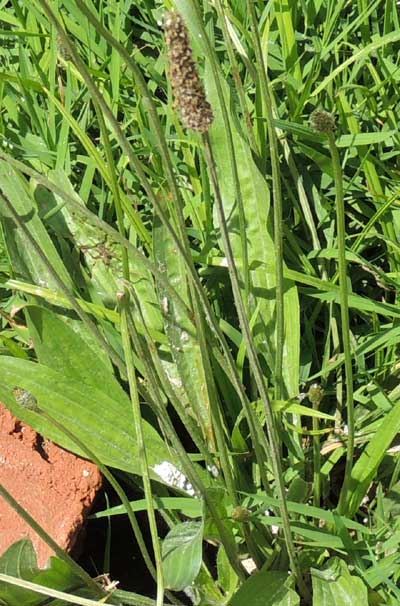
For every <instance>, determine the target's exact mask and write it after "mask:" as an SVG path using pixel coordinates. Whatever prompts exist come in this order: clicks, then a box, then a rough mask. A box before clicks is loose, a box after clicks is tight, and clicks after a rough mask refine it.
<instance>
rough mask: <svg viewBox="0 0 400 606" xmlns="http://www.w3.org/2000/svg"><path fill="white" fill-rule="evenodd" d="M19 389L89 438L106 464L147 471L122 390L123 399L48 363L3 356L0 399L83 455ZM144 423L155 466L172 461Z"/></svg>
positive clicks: (79, 435)
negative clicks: (22, 400) (27, 403)
mask: <svg viewBox="0 0 400 606" xmlns="http://www.w3.org/2000/svg"><path fill="white" fill-rule="evenodd" d="M16 387H19V388H21V389H23V390H26V391H28V392H29V393H31V394H32V395H33V396H34V398H35V399H36V400H37V402H38V405H39V407H40V408H41V409H42V410H43V411H45V412H47V413H49V414H50V415H52V416H54V418H55V419H56V420H57V421H58V422H59V423H61V424H62V425H63V426H65V427H66V428H67V429H68V430H69V431H70V432H71V433H72V434H73V435H75V436H76V437H77V438H78V439H79V440H81V441H82V442H84V443H85V444H86V445H87V446H88V448H89V449H90V450H92V451H93V453H94V454H95V455H96V456H97V457H98V458H99V459H100V460H101V461H102V463H104V464H105V465H110V466H112V467H117V468H118V469H123V470H125V471H129V472H131V473H137V474H140V473H141V465H140V461H139V453H138V449H137V441H136V437H135V432H134V428H133V417H132V410H131V404H130V401H129V399H128V397H127V396H126V395H125V394H124V393H123V392H122V390H121V392H120V393H119V396H118V397H111V396H109V395H108V394H107V393H105V392H104V391H102V390H100V389H99V388H98V387H95V386H94V385H89V384H87V383H83V382H82V380H75V379H72V378H71V377H70V376H65V375H64V374H63V373H62V372H57V371H55V370H52V369H51V368H49V367H47V366H44V365H42V364H35V363H34V362H28V361H26V360H17V359H15V358H11V357H6V356H2V357H0V400H1V401H3V402H4V403H5V404H6V406H7V407H8V408H9V409H10V410H11V411H12V412H13V413H14V414H15V416H16V417H17V418H19V419H21V420H22V421H23V422H25V423H27V424H28V425H30V426H31V427H33V428H34V429H36V431H38V432H39V433H41V434H43V435H44V436H46V437H48V438H50V439H52V440H54V441H55V442H57V443H59V444H61V445H62V446H64V447H66V448H68V449H69V450H72V451H74V452H78V453H79V449H78V448H77V447H76V445H75V444H74V443H73V442H71V440H69V439H68V438H66V437H65V435H64V434H62V433H61V432H60V431H59V430H57V429H54V427H53V426H52V425H51V423H50V422H49V421H47V420H46V419H44V418H43V417H42V416H40V414H38V413H37V412H34V411H33V410H29V409H28V408H26V407H24V406H22V405H21V404H20V403H18V401H17V400H18V398H17V400H16V397H15V395H14V393H13V392H14V390H15V388H16ZM143 423H144V437H145V442H146V447H147V452H148V458H149V465H150V467H154V465H157V464H161V463H162V462H164V461H170V462H172V461H171V455H170V452H169V450H168V448H167V446H166V445H165V444H164V442H163V440H162V439H161V437H160V436H159V435H158V433H157V432H156V431H155V429H153V428H152V427H151V425H150V424H149V423H147V422H145V421H144V422H143ZM79 454H83V453H79ZM174 463H175V465H176V462H174Z"/></svg>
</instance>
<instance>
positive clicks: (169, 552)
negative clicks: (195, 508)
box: [162, 522, 203, 591]
mask: <svg viewBox="0 0 400 606" xmlns="http://www.w3.org/2000/svg"><path fill="white" fill-rule="evenodd" d="M202 542H203V522H184V523H183V524H178V525H177V526H174V528H173V529H172V530H171V531H170V532H169V533H168V534H167V536H166V537H165V539H164V542H163V546H162V556H163V570H164V580H165V584H166V586H167V587H169V588H170V589H174V590H175V591H181V590H182V589H185V587H188V586H189V585H191V583H192V582H193V581H194V580H195V578H196V577H197V575H198V573H199V570H200V566H201V561H202Z"/></svg>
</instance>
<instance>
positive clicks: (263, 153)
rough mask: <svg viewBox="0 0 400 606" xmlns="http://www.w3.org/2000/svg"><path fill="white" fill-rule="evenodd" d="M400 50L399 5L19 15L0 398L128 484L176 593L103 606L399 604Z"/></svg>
mask: <svg viewBox="0 0 400 606" xmlns="http://www.w3.org/2000/svg"><path fill="white" fill-rule="evenodd" d="M171 9H176V10H178V11H179V12H180V14H181V15H182V18H183V20H184V21H185V23H186V25H187V27H188V30H189V35H190V39H191V45H192V47H193V52H194V57H195V59H196V62H197V64H198V70H199V74H200V78H201V81H202V82H203V83H204V86H205V90H206V95H207V99H208V102H209V103H210V104H211V108H212V111H213V114H214V121H213V124H212V126H211V128H210V129H209V131H208V132H206V133H203V134H200V133H197V132H193V131H191V130H190V129H187V128H185V127H184V125H183V124H182V123H181V121H180V115H179V112H178V111H177V109H176V107H175V105H174V94H173V93H175V96H177V95H178V96H179V90H178V91H177V90H176V87H175V90H173V89H174V82H173V81H171V79H170V78H169V77H168V49H167V47H166V42H165V39H164V33H163V29H162V26H161V25H160V24H161V23H162V19H163V17H164V14H165V13H166V11H168V10H171ZM399 32H400V29H399V16H398V7H397V3H396V2H395V1H394V0H385V1H384V0H375V1H374V2H365V1H363V0H360V1H359V2H352V3H351V2H343V1H342V0H339V1H338V2H332V1H331V0H310V1H308V2H302V1H300V2H294V1H292V0H285V1H281V0H279V1H278V0H276V1H275V2H264V1H263V0H255V1H252V0H248V2H244V1H243V0H240V1H239V0H232V1H231V2H228V3H227V2H223V1H222V0H216V1H215V2H208V1H207V0H203V1H202V2H195V1H194V0H175V2H168V1H165V2H164V3H161V2H158V1H155V0H154V1H153V0H138V1H137V2H135V3H128V2H122V1H120V2H118V1H117V0H115V1H113V2H111V1H110V2H106V3H92V2H91V1H90V0H65V1H63V2H56V3H48V2H47V0H37V1H35V2H27V1H26V0H23V1H22V2H21V3H17V2H11V3H6V2H3V3H2V4H1V5H0V61H1V65H2V69H1V71H0V144H1V150H0V192H1V199H0V218H1V234H0V236H1V237H0V271H1V274H0V279H1V288H2V290H1V325H0V347H1V354H2V355H1V356H0V399H1V401H3V402H4V403H5V404H6V405H7V407H9V408H10V410H12V411H13V412H14V414H16V416H18V417H19V418H20V419H22V420H23V421H25V422H27V423H29V424H30V425H31V426H32V427H34V428H35V429H37V430H38V431H39V432H40V433H42V434H43V435H45V436H46V437H48V438H50V439H53V440H55V441H56V442H57V443H59V444H61V445H62V446H64V447H66V448H69V449H70V450H73V451H74V452H77V453H79V454H81V455H84V456H88V457H90V458H92V459H93V460H95V461H96V462H97V463H98V464H99V465H100V466H101V468H103V469H105V468H106V467H108V468H109V470H108V472H106V473H107V474H111V475H110V481H111V483H112V485H113V486H114V488H115V490H116V492H117V494H118V496H119V497H120V499H121V501H122V503H123V505H122V506H118V507H110V508H107V509H106V510H104V512H100V515H104V516H111V517H112V516H113V515H117V514H118V515H127V516H129V520H130V523H131V526H132V532H133V533H134V534H135V536H136V538H137V540H138V544H139V545H141V552H142V557H143V558H144V561H145V563H146V565H147V568H148V570H149V578H150V577H153V578H154V579H156V581H157V596H156V599H155V601H154V602H153V601H152V598H153V596H151V598H150V597H146V596H139V595H137V594H132V593H129V592H128V591H125V590H124V588H123V587H122V588H120V589H119V590H118V591H114V592H113V593H112V595H108V596H107V598H108V603H114V604H138V605H142V604H143V605H144V606H148V605H150V604H153V603H154V604H157V606H160V605H161V604H163V603H171V604H178V603H180V601H183V602H184V603H191V600H192V601H193V603H195V604H201V605H202V606H207V605H209V604H211V603H212V604H217V605H223V604H227V603H232V604H233V605H234V606H243V604H245V603H248V602H249V601H252V602H253V603H255V605H257V604H260V606H261V604H262V605H263V606H278V605H283V604H289V603H290V604H293V605H296V604H301V605H302V606H305V605H306V604H312V605H313V606H339V605H340V606H341V605H342V604H352V606H358V605H360V606H365V605H366V604H370V605H371V606H372V605H380V604H382V605H387V606H392V605H393V606H394V605H395V604H398V603H399V595H400V587H399V576H400V558H399V556H398V554H397V547H398V543H399V541H400V538H399V537H400V535H399V533H398V524H397V519H396V514H397V507H398V506H397V502H398V499H399V490H400V484H399V474H400V463H399V459H398V453H397V450H396V448H395V445H396V439H397V436H398V434H399V433H400V421H399V419H400V415H399V406H400V388H399V368H398V352H399V341H400V329H399V326H398V322H399V317H400V311H399V306H398V297H397V290H398V288H399V267H400V235H399V234H400V205H399V191H400V190H399V180H400V169H399V166H400V165H399V152H398V147H399V143H400V135H399V130H398V124H399V122H400V94H399V93H400V89H399V81H400V80H399V77H400V64H399V49H400V33H399ZM315 110H324V111H326V112H329V113H330V114H331V115H332V116H334V119H335V123H336V129H335V131H334V132H333V133H332V132H330V133H328V134H326V133H321V132H317V131H316V130H315V128H314V127H313V122H314V121H313V120H311V115H312V114H313V112H314V111H315ZM314 115H315V114H314ZM32 344H33V348H32V347H31V345H32ZM16 386H18V388H19V390H22V391H18V392H16V391H15V388H16ZM25 392H28V395H27V397H20V396H18V397H16V395H15V394H16V393H18V394H21V393H22V394H24V393H25ZM29 394H32V395H33V396H34V398H35V401H36V402H37V406H36V407H32V406H31V407H29V406H26V402H28V401H30V396H29ZM188 444H189V446H188ZM166 470H168V471H169V473H170V476H171V475H173V473H174V474H175V480H176V482H175V486H171V485H170V483H171V482H170V481H169V480H168V479H167V478H166V476H165V471H166ZM113 475H115V477H114V480H113ZM117 477H118V480H117ZM132 479H133V480H132ZM132 481H133V482H134V484H135V486H136V491H137V492H138V493H139V494H141V493H143V499H138V501H135V502H131V503H130V504H129V498H128V496H127V494H125V492H124V491H127V490H128V488H127V487H128V486H129V485H130V483H131V482H132ZM113 482H114V483H113ZM1 492H2V494H3V495H6V494H7V493H6V492H5V491H4V488H2V489H1ZM9 492H11V493H12V491H9ZM174 499H178V501H176V500H174ZM140 510H146V511H147V515H148V520H149V527H150V528H151V540H150V542H152V548H149V547H146V545H145V542H144V541H143V539H142V538H141V535H140V529H139V527H138V524H137V521H136V518H135V512H137V511H140ZM266 511H267V513H268V515H265V512H266ZM161 519H162V520H163V524H164V525H166V526H167V528H168V534H167V536H166V537H165V531H164V532H162V531H161V528H162V527H161V525H160V523H159V522H160V521H161ZM33 523H34V522H33ZM163 527H165V526H163ZM38 530H39V532H42V534H43V538H44V539H45V540H46V535H45V534H44V533H43V531H42V530H40V528H39V529H38ZM47 539H48V537H47ZM50 540H51V539H50ZM206 544H207V550H205V549H204V546H205V545H206ZM111 549H116V547H113V545H112V536H111ZM246 559H247V560H248V559H251V560H252V562H253V563H254V564H255V565H256V566H257V568H258V570H259V572H258V574H257V575H252V576H249V575H248V574H247V572H246V570H245V568H244V566H243V561H244V560H246ZM18 561H21V562H24V566H22V567H21V566H18V564H17V562H18ZM57 561H59V560H57ZM25 564H26V565H25ZM58 565H59V566H64V567H65V570H64V572H63V575H64V576H63V575H61V580H60V576H58V577H57V575H56V574H53V572H51V573H49V579H48V582H47V584H48V585H49V587H51V588H52V589H53V590H54V591H58V592H61V593H63V594H70V596H73V595H74V591H75V593H76V595H79V596H80V598H79V599H80V600H81V602H79V603H85V602H84V601H85V599H86V600H89V601H90V600H92V602H93V603H100V602H99V601H98V595H100V596H103V597H104V596H105V595H106V592H105V590H101V591H100V593H99V592H98V590H97V589H96V587H95V586H94V585H93V582H92V581H91V580H90V578H88V577H87V574H86V573H84V572H83V571H82V574H81V575H80V573H79V568H75V569H74V566H73V564H71V563H70V562H69V561H67V560H65V559H64V561H63V562H62V564H58ZM35 566H36V564H35V563H34V554H32V553H31V551H30V548H29V546H27V545H26V544H25V543H23V544H18V545H16V546H14V548H13V550H12V551H11V552H10V553H8V554H5V555H4V556H3V558H0V574H1V575H3V576H1V578H0V600H3V601H5V602H6V603H7V604H8V603H10V604H11V603H12V604H15V601H17V602H18V604H20V605H23V604H41V603H42V601H41V600H42V597H40V594H39V593H37V594H35V593H33V592H32V590H34V587H32V586H31V585H29V587H28V586H27V587H25V588H23V587H22V584H21V587H17V588H16V589H15V586H11V585H9V584H8V582H9V581H7V578H6V577H5V576H4V575H9V576H13V577H14V578H15V579H16V581H15V582H18V579H20V580H21V579H22V580H24V582H29V583H31V584H32V583H33V584H36V585H39V586H43V585H46V582H45V580H43V578H42V577H40V574H41V573H39V572H38V571H37V570H36V568H35ZM126 566H127V567H132V572H133V565H132V564H131V562H130V560H129V559H127V563H126ZM289 571H290V572H291V574H290V575H289V574H288V572H289ZM100 572H108V571H107V570H104V571H100ZM68 575H69V576H68ZM333 579H334V581H333ZM82 583H83V585H84V587H83V586H82ZM74 588H75V589H74ZM188 588H189V589H188ZM182 590H185V591H186V596H185V597H182V594H181V593H179V592H181V591H182ZM13 591H15V592H17V593H15V594H14V593H12V592H13ZM96 591H97V593H98V595H97V596H96ZM24 592H25V593H24ZM49 595H50V594H49ZM60 598H61V602H60V601H58V602H57V603H67V602H68V598H66V597H65V595H64V596H60ZM73 599H74V598H73V597H71V601H72V602H73ZM62 600H64V601H62ZM82 600H83V601H82ZM95 600H97V602H95ZM77 603H78V601H77Z"/></svg>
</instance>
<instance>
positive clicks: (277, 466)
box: [203, 133, 309, 596]
mask: <svg viewBox="0 0 400 606" xmlns="http://www.w3.org/2000/svg"><path fill="white" fill-rule="evenodd" d="M203 141H204V148H205V153H206V158H207V162H208V165H209V170H210V176H211V181H212V184H213V187H214V193H215V199H216V207H217V213H218V221H219V226H220V229H221V236H222V240H223V243H224V250H225V254H226V258H227V261H228V270H229V275H230V278H231V284H232V291H233V297H234V301H235V306H236V310H237V313H238V316H239V323H240V327H241V330H242V334H243V338H244V341H245V343H246V349H247V353H248V356H249V362H250V367H251V370H252V372H253V374H254V378H255V381H256V384H257V388H258V391H259V394H260V397H261V400H262V402H263V404H264V407H265V414H266V419H267V432H268V439H269V443H270V447H271V453H270V454H271V462H272V468H273V471H274V475H275V481H276V487H277V492H278V500H279V508H280V514H281V517H282V528H283V534H284V537H285V542H286V548H287V552H288V556H289V562H290V568H291V570H292V573H293V575H294V577H295V578H296V581H297V583H298V586H299V589H300V591H301V593H302V594H303V595H304V596H308V595H309V592H308V589H307V587H306V585H305V583H304V580H303V578H302V574H301V569H300V566H299V564H298V562H297V558H296V554H295V549H294V543H293V539H292V535H291V530H290V519H289V512H288V508H287V503H286V495H285V486H284V483H283V477H282V465H281V460H280V448H279V444H278V437H277V432H276V428H275V419H274V414H273V411H272V406H271V401H270V399H269V396H268V392H267V388H266V386H265V382H264V377H263V372H262V369H261V366H260V362H259V359H258V356H257V352H256V349H255V346H254V343H253V339H252V335H251V329H250V326H249V322H248V319H247V316H246V309H245V306H244V304H243V300H242V295H241V291H240V284H239V276H238V271H237V268H236V265H235V260H234V256H233V251H232V245H231V242H230V238H229V233H228V226H227V222H226V217H225V212H224V206H223V202H222V197H221V192H220V189H219V183H218V177H217V171H216V165H215V161H214V156H213V152H212V147H211V143H210V139H209V136H208V134H207V133H206V134H205V135H203Z"/></svg>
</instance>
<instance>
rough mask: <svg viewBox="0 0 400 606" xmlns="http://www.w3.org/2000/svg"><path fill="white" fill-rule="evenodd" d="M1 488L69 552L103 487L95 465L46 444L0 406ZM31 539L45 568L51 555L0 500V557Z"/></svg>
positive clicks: (40, 562)
mask: <svg viewBox="0 0 400 606" xmlns="http://www.w3.org/2000/svg"><path fill="white" fill-rule="evenodd" d="M0 483H1V484H2V485H3V486H4V487H5V488H6V490H7V491H8V492H9V493H10V494H11V495H12V496H13V497H14V499H16V500H17V501H18V502H19V503H20V504H21V505H22V506H23V507H24V508H25V509H26V510H27V511H28V512H29V513H30V514H31V516H32V517H33V518H34V519H35V520H36V521H37V522H38V523H39V524H40V525H41V526H42V527H43V528H44V529H45V530H46V532H47V533H48V534H50V535H51V537H52V538H53V539H54V540H55V541H56V542H57V543H58V545H59V546H60V547H62V548H63V549H65V550H67V551H71V550H72V549H73V548H74V546H75V544H76V542H77V538H78V536H79V533H80V531H81V529H82V527H83V525H84V521H85V517H86V514H87V513H88V511H89V510H90V507H91V506H92V504H93V501H94V499H95V497H96V494H97V493H98V491H99V489H100V488H101V485H102V477H101V474H100V472H99V470H98V469H97V467H96V466H95V465H93V463H90V462H89V461H86V460H84V459H81V458H79V457H77V456H76V455H74V454H72V453H71V452H67V451H66V450H64V449H62V448H60V447H59V446H56V445H55V444H54V443H53V442H50V441H48V440H44V439H43V438H42V437H41V436H40V435H39V434H37V433H36V432H35V431H34V430H33V429H31V428H30V427H28V426H27V425H24V424H23V423H21V422H20V421H18V420H17V419H16V418H15V417H14V416H13V415H12V414H11V413H10V412H9V411H8V410H7V408H5V406H4V405H3V404H2V403H0ZM22 538H30V539H31V541H32V543H33V545H34V547H35V549H36V552H37V555H38V565H39V567H44V566H45V565H46V563H47V561H48V559H49V557H50V556H51V555H54V554H53V552H52V550H51V549H50V548H49V547H48V546H47V545H46V544H45V543H44V542H43V541H42V540H41V539H40V538H39V537H38V535H37V534H36V533H35V532H34V531H33V530H32V529H31V528H30V526H28V525H27V524H26V523H25V522H24V521H23V520H22V519H21V518H20V517H19V516H18V515H17V514H16V513H15V512H14V510H13V509H12V508H11V507H10V506H9V505H8V504H7V503H6V502H5V501H4V500H3V499H1V498H0V555H1V554H2V553H4V551H5V550H6V549H7V548H8V547H9V546H10V545H11V544H12V543H14V542H15V541H18V540H20V539H22Z"/></svg>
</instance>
